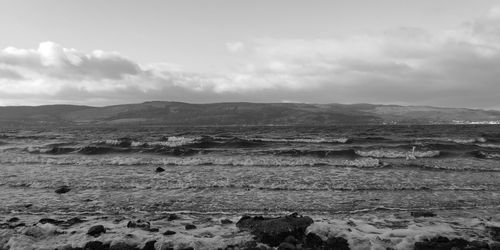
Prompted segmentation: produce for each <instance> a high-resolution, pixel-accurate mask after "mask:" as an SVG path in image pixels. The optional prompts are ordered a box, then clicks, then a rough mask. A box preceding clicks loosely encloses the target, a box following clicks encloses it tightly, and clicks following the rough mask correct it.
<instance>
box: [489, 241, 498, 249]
mask: <svg viewBox="0 0 500 250" xmlns="http://www.w3.org/2000/svg"><path fill="white" fill-rule="evenodd" d="M490 250H500V242H493V243H491V244H490Z"/></svg>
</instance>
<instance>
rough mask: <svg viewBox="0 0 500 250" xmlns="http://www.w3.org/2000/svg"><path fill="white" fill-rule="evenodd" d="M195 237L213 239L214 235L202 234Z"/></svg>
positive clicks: (209, 233)
mask: <svg viewBox="0 0 500 250" xmlns="http://www.w3.org/2000/svg"><path fill="white" fill-rule="evenodd" d="M196 237H198V238H213V237H215V235H214V234H213V233H211V232H202V233H200V234H198V235H196Z"/></svg>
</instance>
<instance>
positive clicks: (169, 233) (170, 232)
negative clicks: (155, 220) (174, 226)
mask: <svg viewBox="0 0 500 250" xmlns="http://www.w3.org/2000/svg"><path fill="white" fill-rule="evenodd" d="M174 234H176V232H174V231H172V230H167V231H165V232H164V233H163V235H165V236H169V235H174Z"/></svg>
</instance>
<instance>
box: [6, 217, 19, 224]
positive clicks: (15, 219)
mask: <svg viewBox="0 0 500 250" xmlns="http://www.w3.org/2000/svg"><path fill="white" fill-rule="evenodd" d="M18 221H19V218H17V217H12V218H10V219H8V220H7V222H8V223H14V222H18Z"/></svg>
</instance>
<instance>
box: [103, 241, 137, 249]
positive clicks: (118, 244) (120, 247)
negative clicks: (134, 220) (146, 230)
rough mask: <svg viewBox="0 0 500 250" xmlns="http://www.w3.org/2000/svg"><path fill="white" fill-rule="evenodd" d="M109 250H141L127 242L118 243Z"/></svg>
mask: <svg viewBox="0 0 500 250" xmlns="http://www.w3.org/2000/svg"><path fill="white" fill-rule="evenodd" d="M109 250H140V249H139V248H137V247H136V246H134V245H129V244H127V243H125V242H118V243H115V244H113V245H111V247H110V248H109Z"/></svg>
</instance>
